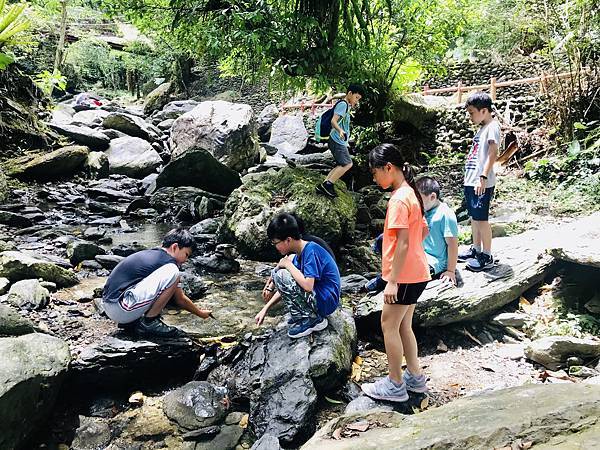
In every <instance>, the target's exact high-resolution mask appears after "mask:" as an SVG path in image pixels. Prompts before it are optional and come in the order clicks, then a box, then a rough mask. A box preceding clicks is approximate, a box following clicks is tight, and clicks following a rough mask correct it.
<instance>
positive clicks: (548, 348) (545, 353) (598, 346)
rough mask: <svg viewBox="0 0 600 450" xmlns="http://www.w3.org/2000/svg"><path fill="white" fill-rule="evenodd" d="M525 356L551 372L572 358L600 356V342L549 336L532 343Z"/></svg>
mask: <svg viewBox="0 0 600 450" xmlns="http://www.w3.org/2000/svg"><path fill="white" fill-rule="evenodd" d="M525 356H527V358H529V359H530V360H532V361H535V362H537V363H539V364H541V365H543V366H544V367H546V368H548V369H550V370H557V369H559V368H560V367H562V366H564V365H565V362H566V361H567V358H568V357H570V356H579V357H582V358H586V359H587V358H589V359H593V358H597V357H598V356H600V340H596V339H579V338H575V337H571V336H549V337H545V338H541V339H537V340H535V341H533V342H531V343H530V344H529V345H528V346H527V347H526V348H525Z"/></svg>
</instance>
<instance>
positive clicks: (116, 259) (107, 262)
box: [94, 255, 125, 270]
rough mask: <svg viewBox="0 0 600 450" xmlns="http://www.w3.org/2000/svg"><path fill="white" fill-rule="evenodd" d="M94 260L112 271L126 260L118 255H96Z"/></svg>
mask: <svg viewBox="0 0 600 450" xmlns="http://www.w3.org/2000/svg"><path fill="white" fill-rule="evenodd" d="M94 259H95V260H96V261H98V263H100V265H101V266H102V267H104V268H105V269H108V270H112V269H114V268H115V267H117V264H119V263H120V262H121V261H123V260H124V259H125V258H124V257H123V256H117V255H96V257H95V258H94Z"/></svg>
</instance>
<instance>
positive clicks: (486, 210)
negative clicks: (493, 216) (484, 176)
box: [465, 186, 494, 222]
mask: <svg viewBox="0 0 600 450" xmlns="http://www.w3.org/2000/svg"><path fill="white" fill-rule="evenodd" d="M493 194H494V187H493V186H492V187H489V188H487V189H486V190H485V192H484V193H483V195H477V194H475V188H474V187H473V186H465V200H466V201H467V211H468V212H469V217H471V219H473V220H480V221H483V222H486V221H487V220H488V218H489V215H490V201H491V200H492V195H493Z"/></svg>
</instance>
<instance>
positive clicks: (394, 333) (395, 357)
mask: <svg viewBox="0 0 600 450" xmlns="http://www.w3.org/2000/svg"><path fill="white" fill-rule="evenodd" d="M409 307H410V305H390V304H384V305H383V311H382V313H381V329H382V331H383V341H384V343H385V352H386V354H387V357H388V367H389V370H390V378H391V379H392V380H393V381H395V382H396V383H402V358H403V356H404V347H403V345H402V339H401V338H400V324H401V323H402V319H403V318H404V316H405V314H406V311H407V310H408V308H409Z"/></svg>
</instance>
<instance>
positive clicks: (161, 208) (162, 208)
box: [150, 186, 226, 220]
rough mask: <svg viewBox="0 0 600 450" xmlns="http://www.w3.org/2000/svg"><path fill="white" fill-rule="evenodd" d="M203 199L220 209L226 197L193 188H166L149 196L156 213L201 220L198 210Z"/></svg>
mask: <svg viewBox="0 0 600 450" xmlns="http://www.w3.org/2000/svg"><path fill="white" fill-rule="evenodd" d="M204 199H208V200H210V201H214V202H216V203H218V204H219V205H221V208H220V209H222V208H223V205H224V204H225V200H226V197H224V196H221V195H218V194H213V193H211V192H208V191H205V190H203V189H200V188H195V187H189V186H181V187H170V186H167V187H161V188H159V189H157V190H156V192H154V193H153V194H152V195H151V197H150V205H151V206H152V207H153V208H154V209H156V210H157V211H158V212H161V213H167V214H168V215H170V216H172V217H180V218H182V219H194V220H196V219H197V220H201V218H199V215H198V209H199V207H200V205H201V204H202V201H203V200H204Z"/></svg>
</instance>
